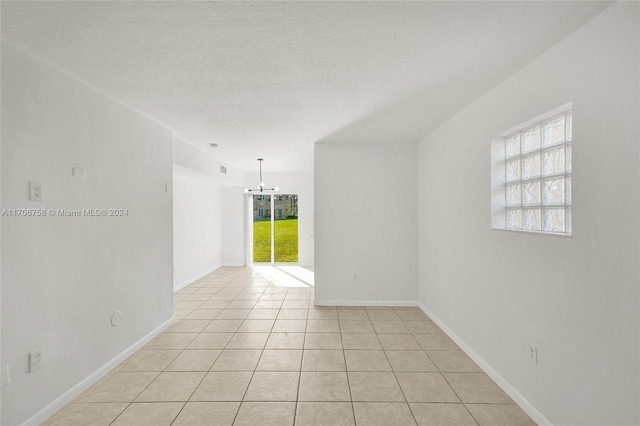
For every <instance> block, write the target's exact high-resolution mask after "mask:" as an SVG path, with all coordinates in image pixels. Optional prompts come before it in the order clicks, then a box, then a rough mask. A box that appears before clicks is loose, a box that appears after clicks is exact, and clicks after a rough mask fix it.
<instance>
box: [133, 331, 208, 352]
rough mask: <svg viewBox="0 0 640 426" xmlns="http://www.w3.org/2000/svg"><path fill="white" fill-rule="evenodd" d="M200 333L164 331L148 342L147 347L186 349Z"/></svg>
mask: <svg viewBox="0 0 640 426" xmlns="http://www.w3.org/2000/svg"><path fill="white" fill-rule="evenodd" d="M197 335H198V333H162V334H160V335H159V336H158V337H156V338H155V339H153V340H152V341H151V342H149V343H147V345H146V346H145V347H144V348H145V349H184V348H186V347H187V345H188V344H189V343H191V341H192V340H193V339H195V338H196V336H197Z"/></svg>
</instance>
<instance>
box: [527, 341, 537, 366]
mask: <svg viewBox="0 0 640 426" xmlns="http://www.w3.org/2000/svg"><path fill="white" fill-rule="evenodd" d="M529 361H531V363H532V364H534V365H538V347H537V346H536V345H534V344H533V343H529Z"/></svg>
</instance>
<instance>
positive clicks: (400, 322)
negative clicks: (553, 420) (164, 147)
mask: <svg viewBox="0 0 640 426" xmlns="http://www.w3.org/2000/svg"><path fill="white" fill-rule="evenodd" d="M258 271H259V270H257V269H252V268H231V267H225V268H221V269H218V270H216V271H215V272H213V273H211V274H209V275H208V276H206V277H204V278H202V279H200V280H198V281H197V282H195V283H193V284H191V285H190V286H188V287H186V288H184V289H182V290H180V291H178V292H177V293H176V294H175V297H174V316H175V320H174V322H173V324H172V325H171V327H170V328H169V329H167V330H166V331H165V332H164V333H162V334H161V335H159V336H158V337H157V338H155V339H154V340H153V341H151V342H150V343H149V344H147V345H146V346H145V347H143V348H142V349H141V350H139V351H138V352H136V353H135V354H134V355H132V356H131V357H130V358H129V359H127V360H126V361H125V362H123V363H122V364H120V365H119V366H118V367H117V368H115V369H114V370H113V371H111V372H110V373H109V374H108V375H106V376H105V377H104V378H102V379H101V380H100V381H99V382H98V383H96V384H95V385H94V386H92V387H91V388H90V389H88V390H87V391H85V392H84V393H83V394H82V395H80V396H79V397H78V398H77V399H75V400H74V401H73V402H72V403H70V404H68V405H67V406H65V407H64V408H62V409H61V410H60V411H59V412H58V413H56V414H55V415H53V416H52V417H51V418H50V419H49V420H47V421H46V422H45V423H44V424H45V425H48V426H52V425H65V426H67V425H82V426H88V425H114V426H115V425H118V426H120V425H153V426H161V425H252V426H263V425H264V426H267V425H277V426H284V425H294V424H295V425H329V426H340V425H355V424H357V425H363V426H364V425H385V426H390V425H416V424H417V425H438V426H446V425H455V426H463V425H490V426H499V425H508V426H515V425H535V423H534V422H533V421H532V420H531V419H530V418H529V417H528V416H527V415H526V414H525V413H524V412H523V411H522V410H521V409H520V408H519V407H518V406H517V405H515V404H514V402H513V401H512V400H511V399H510V398H509V397H508V396H507V395H506V394H505V393H504V392H503V391H502V390H501V389H500V388H499V387H498V386H497V385H496V384H495V383H494V382H493V381H492V380H491V379H490V378H489V377H488V376H487V375H486V374H485V373H483V372H482V370H481V369H480V368H479V367H478V366H477V365H476V364H475V363H474V362H473V361H471V359H469V358H468V357H467V356H466V355H465V354H464V353H463V352H462V351H461V350H460V349H459V348H458V347H457V346H456V345H455V343H453V341H451V340H450V339H449V338H448V337H447V336H446V335H445V334H444V333H442V331H441V330H440V329H439V328H438V327H437V326H436V325H435V324H434V323H433V322H432V321H430V320H429V318H428V317H427V316H426V315H425V314H424V313H423V312H422V311H421V310H419V309H418V308H398V307H396V308H394V307H375V308H362V307H337V308H336V307H314V306H313V300H312V299H313V292H312V291H311V289H310V286H307V285H304V283H301V282H299V281H297V280H295V279H290V280H288V281H287V282H286V283H284V285H283V283H282V280H277V281H279V282H277V283H275V281H276V280H274V279H273V277H272V276H269V275H268V274H267V275H265V274H263V273H260V272H258ZM274 283H275V284H274Z"/></svg>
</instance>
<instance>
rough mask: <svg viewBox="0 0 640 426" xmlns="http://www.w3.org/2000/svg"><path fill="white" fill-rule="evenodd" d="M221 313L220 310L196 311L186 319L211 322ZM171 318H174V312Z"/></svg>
mask: <svg viewBox="0 0 640 426" xmlns="http://www.w3.org/2000/svg"><path fill="white" fill-rule="evenodd" d="M220 312H222V310H220V309H196V310H194V311H191V313H189V315H187V319H190V320H192V319H208V320H212V319H214V318H215V317H217V316H218V314H219V313H220ZM173 316H174V317H175V316H176V315H175V311H174V312H173Z"/></svg>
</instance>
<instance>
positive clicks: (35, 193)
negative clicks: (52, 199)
mask: <svg viewBox="0 0 640 426" xmlns="http://www.w3.org/2000/svg"><path fill="white" fill-rule="evenodd" d="M29 201H42V185H41V184H39V183H38V182H29Z"/></svg>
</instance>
